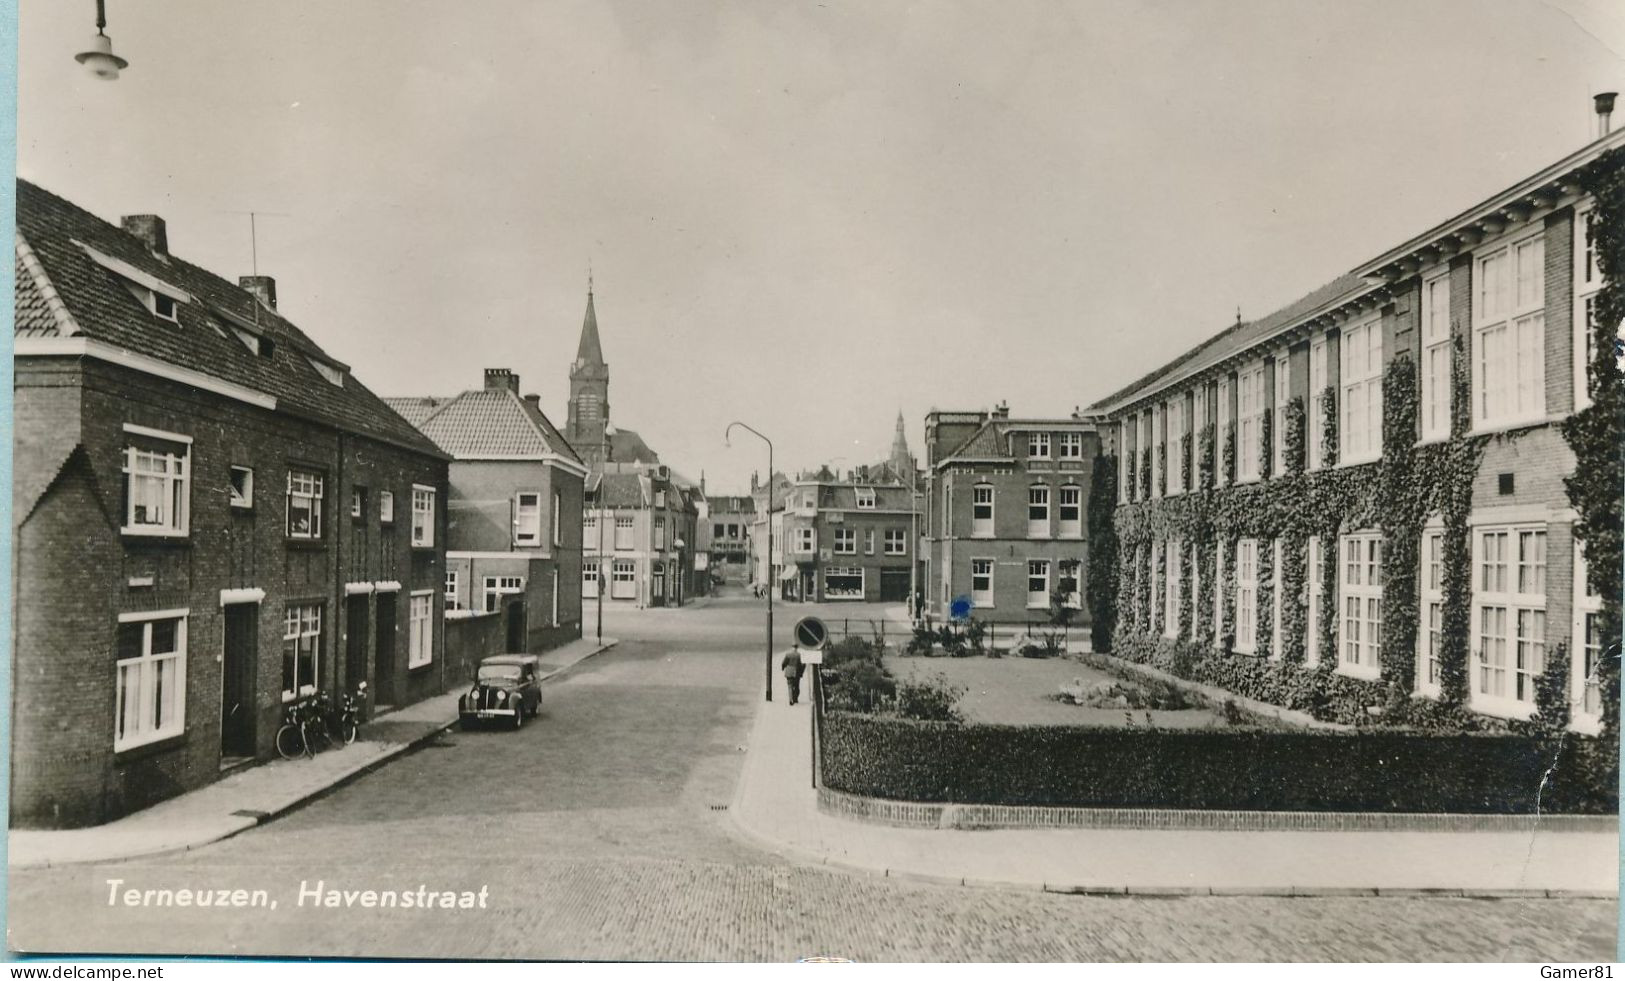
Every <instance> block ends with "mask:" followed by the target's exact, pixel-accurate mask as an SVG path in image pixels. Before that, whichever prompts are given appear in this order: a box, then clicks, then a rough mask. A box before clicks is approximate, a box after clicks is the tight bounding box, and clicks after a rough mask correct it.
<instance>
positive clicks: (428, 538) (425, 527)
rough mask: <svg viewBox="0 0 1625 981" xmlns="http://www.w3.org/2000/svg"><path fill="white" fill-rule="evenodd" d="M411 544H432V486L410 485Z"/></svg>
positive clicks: (416, 545) (421, 546)
mask: <svg viewBox="0 0 1625 981" xmlns="http://www.w3.org/2000/svg"><path fill="white" fill-rule="evenodd" d="M412 545H413V546H414V547H417V548H428V547H430V546H432V545H434V488H433V487H423V486H420V485H416V484H414V485H413V486H412Z"/></svg>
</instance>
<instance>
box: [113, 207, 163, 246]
mask: <svg viewBox="0 0 1625 981" xmlns="http://www.w3.org/2000/svg"><path fill="white" fill-rule="evenodd" d="M119 224H120V225H122V226H123V227H124V230H125V231H127V232H129V233H130V234H131V235H134V236H135V237H136V238H138V239H140V240H141V242H142V244H144V245H146V247H147V249H148V250H149V251H151V252H155V253H157V254H158V255H168V254H169V234H168V232H166V231H165V230H164V220H163V219H162V218H160V217H158V216H157V215H125V216H124V217H123V218H120V219H119Z"/></svg>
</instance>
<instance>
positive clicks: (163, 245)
mask: <svg viewBox="0 0 1625 981" xmlns="http://www.w3.org/2000/svg"><path fill="white" fill-rule="evenodd" d="M1597 98H1598V99H1601V98H1602V96H1598V97H1597ZM1609 105H1610V106H1612V105H1613V103H1612V101H1610V102H1609ZM119 224H120V225H122V226H124V230H125V231H127V232H129V233H130V234H131V235H134V236H135V237H136V238H138V239H140V240H141V242H142V244H144V245H146V247H147V249H148V250H149V251H151V252H155V253H157V254H158V255H168V254H169V235H168V234H167V233H166V232H165V231H164V220H163V219H162V218H160V217H158V216H157V215H125V216H124V217H123V218H120V219H119Z"/></svg>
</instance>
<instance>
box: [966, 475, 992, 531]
mask: <svg viewBox="0 0 1625 981" xmlns="http://www.w3.org/2000/svg"><path fill="white" fill-rule="evenodd" d="M970 495H971V504H970V533H971V537H972V538H992V537H993V485H992V484H977V485H975V486H974V487H972V488H971V492H970Z"/></svg>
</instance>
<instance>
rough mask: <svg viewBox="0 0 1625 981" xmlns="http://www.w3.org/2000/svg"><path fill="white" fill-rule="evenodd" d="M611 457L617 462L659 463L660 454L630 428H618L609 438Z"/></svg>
mask: <svg viewBox="0 0 1625 981" xmlns="http://www.w3.org/2000/svg"><path fill="white" fill-rule="evenodd" d="M609 458H610V459H611V460H613V461H614V462H616V463H659V462H660V454H659V453H656V452H655V451H654V450H652V449H650V448H649V444H648V443H645V442H644V441H643V437H642V436H639V435H638V434H637V433H635V432H633V431H632V430H630V429H616V430H615V435H613V436H611V437H610V438H609Z"/></svg>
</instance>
